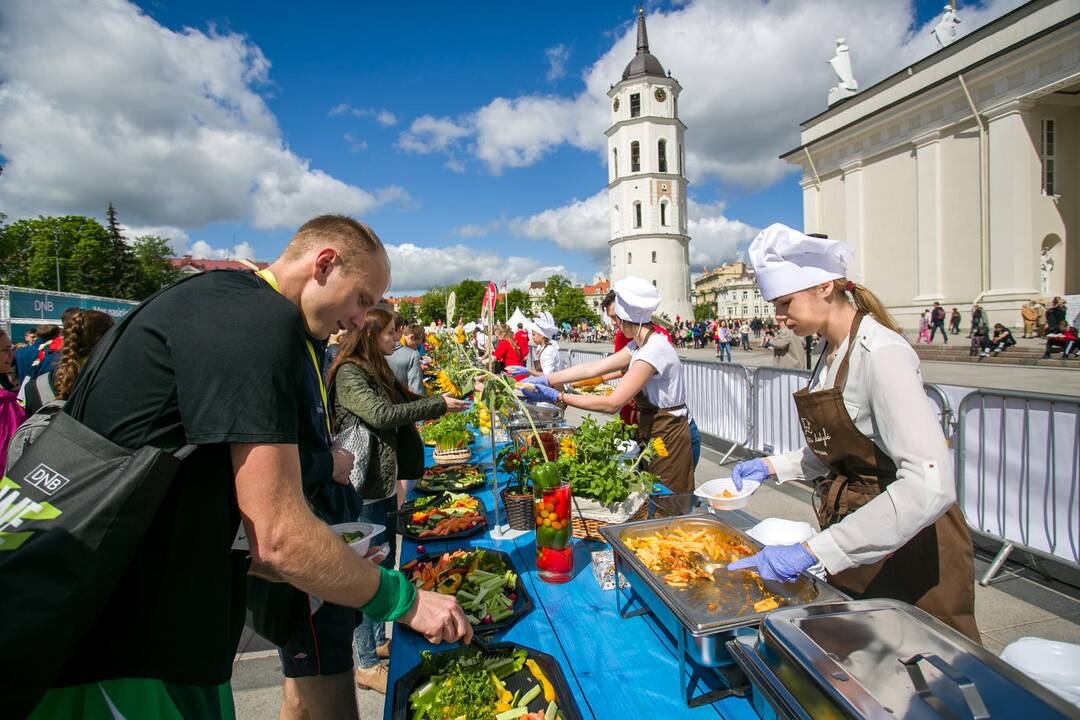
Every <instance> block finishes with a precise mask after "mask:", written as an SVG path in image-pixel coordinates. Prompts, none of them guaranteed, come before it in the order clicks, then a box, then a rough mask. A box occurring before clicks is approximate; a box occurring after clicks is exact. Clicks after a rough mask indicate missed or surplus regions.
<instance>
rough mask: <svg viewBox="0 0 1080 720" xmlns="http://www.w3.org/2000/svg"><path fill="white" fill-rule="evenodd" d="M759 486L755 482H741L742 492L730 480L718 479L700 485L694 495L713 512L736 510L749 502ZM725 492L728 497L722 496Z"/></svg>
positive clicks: (759, 484)
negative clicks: (713, 510)
mask: <svg viewBox="0 0 1080 720" xmlns="http://www.w3.org/2000/svg"><path fill="white" fill-rule="evenodd" d="M760 486H761V483H759V482H757V481H756V480H743V486H742V490H738V489H736V488H735V483H734V482H732V480H731V478H718V479H716V480H710V481H708V482H707V483H705V484H703V485H701V486H700V487H699V488H698V489H697V490H694V494H695V495H697V496H698V497H699V498H701V499H702V500H704V501H705V502H707V503H708V504H709V507H711V508H713V509H715V510H738V509H740V508H742V507H745V506H746V504H747V503H748V502H750V496H751V495H753V494H754V491H756V490H757V489H758V488H759V487H760ZM725 491H726V492H727V493H728V494H729V495H730V497H725V496H724V492H725Z"/></svg>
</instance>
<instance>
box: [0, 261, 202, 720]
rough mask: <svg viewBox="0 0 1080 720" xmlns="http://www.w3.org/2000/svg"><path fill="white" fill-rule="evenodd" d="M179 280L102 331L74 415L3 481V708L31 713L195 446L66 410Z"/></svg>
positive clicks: (60, 418)
mask: <svg viewBox="0 0 1080 720" xmlns="http://www.w3.org/2000/svg"><path fill="white" fill-rule="evenodd" d="M186 279H187V278H185V279H184V280H181V281H179V282H184V281H185V280H186ZM176 284H179V283H176ZM176 284H174V285H172V286H170V287H169V288H165V289H163V290H159V291H158V293H155V294H154V295H152V296H151V297H150V298H148V299H147V300H146V301H145V302H143V303H142V304H141V305H139V306H138V307H136V308H135V309H134V310H132V311H131V313H129V314H128V315H127V317H125V318H124V319H123V320H122V321H121V322H120V323H119V324H118V325H117V326H116V327H114V328H113V329H112V330H111V331H110V332H109V333H108V334H107V335H106V336H105V337H104V338H103V339H102V341H101V343H100V344H99V345H98V347H97V348H96V349H95V351H94V353H93V354H92V356H91V358H90V360H89V361H88V362H87V364H86V367H85V369H84V370H83V373H82V375H81V376H80V378H79V381H78V383H77V385H76V389H75V392H74V394H73V396H72V398H71V400H70V401H69V403H68V405H67V409H68V410H70V411H71V414H68V412H67V411H65V412H59V413H56V415H55V416H54V417H53V419H52V421H51V422H50V423H49V425H48V427H46V428H45V429H44V430H43V431H42V432H41V434H40V435H39V436H37V437H36V438H35V439H34V441H33V443H32V444H30V445H29V446H28V447H27V448H26V450H25V451H24V452H23V455H22V457H20V458H19V459H18V461H16V462H15V464H14V465H12V467H11V468H10V470H9V471H8V472H7V473H6V474H5V476H4V478H3V480H2V481H0V618H2V622H0V648H2V649H0V653H2V657H3V661H2V663H0V666H2V670H0V697H2V698H3V705H4V714H5V716H7V717H15V718H21V717H25V716H26V715H28V714H29V713H30V712H31V711H32V710H33V708H34V706H35V705H36V704H37V702H38V701H39V700H40V698H41V696H42V694H43V693H44V692H45V690H47V689H48V688H49V687H51V686H52V685H53V683H54V681H55V679H56V677H57V674H58V673H59V672H60V670H61V669H62V668H63V667H64V664H65V662H66V661H67V660H68V658H69V657H70V655H71V652H72V651H73V649H74V647H75V646H76V645H77V643H78V642H79V641H80V640H81V638H82V637H83V636H84V635H85V632H86V630H87V629H88V628H89V627H90V626H91V624H92V623H93V622H94V621H95V619H96V618H97V616H98V615H99V613H100V611H101V609H102V608H103V607H104V605H105V602H106V600H108V598H109V596H110V595H111V594H112V592H113V589H114V588H115V587H116V584H117V582H118V581H119V579H120V577H121V576H122V575H123V573H124V572H125V571H126V569H127V567H128V565H129V564H130V562H131V559H132V557H133V556H134V553H135V550H136V548H137V547H138V545H139V543H140V542H141V540H142V538H143V536H144V535H145V534H146V531H147V528H148V527H149V525H150V523H151V522H152V520H153V519H154V516H155V515H156V514H157V511H158V508H159V507H160V505H161V501H162V499H163V498H164V497H165V494H166V493H167V491H168V489H169V486H170V484H171V483H172V480H173V479H174V478H175V476H176V473H177V471H178V470H179V468H180V463H181V461H182V460H183V458H185V457H187V455H188V454H190V453H191V452H192V451H193V450H194V446H192V445H187V446H185V447H183V448H180V449H179V450H178V451H176V452H170V451H168V450H162V449H159V448H154V447H149V446H145V445H143V444H142V442H140V443H139V445H141V447H138V448H137V449H135V450H128V449H126V448H122V447H120V446H118V445H116V444H115V443H113V442H111V441H109V440H107V439H106V438H104V437H102V436H101V435H99V434H97V433H96V432H94V431H93V430H91V429H90V428H88V427H87V426H85V425H83V424H82V423H81V422H79V421H78V420H76V419H75V417H74V416H81V412H82V408H83V407H84V406H85V399H86V396H87V393H88V392H89V391H90V390H91V389H92V387H93V382H94V379H95V378H96V376H97V374H98V371H99V370H100V368H101V366H102V364H103V363H104V362H105V360H106V359H107V357H108V355H109V352H110V351H111V350H112V349H113V347H115V345H116V341H117V339H118V338H119V337H120V335H121V334H122V333H123V332H124V330H125V329H126V328H127V327H128V326H129V325H130V321H131V319H132V318H133V317H134V316H135V315H136V314H137V313H138V312H139V311H140V310H141V309H142V308H144V307H146V305H147V304H148V303H150V302H152V301H153V299H154V298H155V297H157V295H158V294H160V293H162V292H167V291H168V290H169V289H171V288H172V287H175V285H176ZM163 410H164V408H160V409H159V411H158V414H159V415H160V413H161V412H162V411H163ZM151 424H152V423H151ZM144 439H145V438H144ZM163 652H168V649H167V648H163Z"/></svg>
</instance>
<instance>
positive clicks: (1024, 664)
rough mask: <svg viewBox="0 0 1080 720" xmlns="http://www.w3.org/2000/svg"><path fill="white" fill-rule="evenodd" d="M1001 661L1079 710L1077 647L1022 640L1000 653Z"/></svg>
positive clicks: (1079, 657)
mask: <svg viewBox="0 0 1080 720" xmlns="http://www.w3.org/2000/svg"><path fill="white" fill-rule="evenodd" d="M1001 659H1002V660H1004V661H1005V662H1007V663H1009V664H1010V665H1012V666H1013V667H1014V668H1016V669H1017V670H1019V671H1020V672H1022V673H1024V674H1025V675H1028V676H1030V677H1031V679H1033V680H1035V681H1037V682H1038V683H1039V684H1040V685H1043V686H1044V687H1046V688H1047V689H1049V690H1052V691H1054V692H1055V693H1057V694H1058V695H1060V696H1061V697H1063V698H1065V699H1066V700H1068V701H1069V702H1071V703H1072V704H1073V705H1076V706H1077V707H1080V645H1074V644H1073V643H1067V642H1057V641H1054V640H1044V639H1043V638H1036V637H1023V638H1020V639H1019V640H1017V641H1016V642H1013V643H1010V644H1009V646H1008V647H1006V648H1005V649H1004V650H1002V651H1001Z"/></svg>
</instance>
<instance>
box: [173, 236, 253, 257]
mask: <svg viewBox="0 0 1080 720" xmlns="http://www.w3.org/2000/svg"><path fill="white" fill-rule="evenodd" d="M178 255H180V256H181V257H182V256H184V255H190V256H191V257H193V258H196V259H200V260H236V259H238V258H245V259H247V260H254V259H255V248H254V247H252V246H251V243H248V242H242V243H238V244H236V245H233V246H232V247H231V248H216V247H213V246H212V245H211V244H210V243H208V242H206V241H205V240H196V241H195V242H193V243H192V244H191V246H190V247H188V248H185V250H184V252H182V253H178Z"/></svg>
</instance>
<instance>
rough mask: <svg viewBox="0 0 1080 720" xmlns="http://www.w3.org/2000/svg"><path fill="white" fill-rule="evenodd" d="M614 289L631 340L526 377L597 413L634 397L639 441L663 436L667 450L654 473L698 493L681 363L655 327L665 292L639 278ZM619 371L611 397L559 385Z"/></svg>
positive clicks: (538, 388)
mask: <svg viewBox="0 0 1080 720" xmlns="http://www.w3.org/2000/svg"><path fill="white" fill-rule="evenodd" d="M614 290H615V315H616V317H618V319H619V324H620V326H621V328H622V332H623V334H625V335H626V336H627V337H628V338H630V343H629V344H628V345H627V346H626V347H624V348H623V349H622V350H620V351H619V352H617V353H615V354H613V355H609V356H607V357H606V358H604V359H602V360H597V361H596V362H590V363H582V364H581V365H574V366H572V367H569V368H567V369H565V370H559V371H556V372H553V373H548V374H545V375H541V376H539V377H533V378H528V379H526V380H525V382H526V383H532V384H533V389H532V392H533V393H538V394H540V395H543V396H544V398H545V399H547V400H550V401H552V402H558V401H561V402H564V403H566V404H567V405H569V406H570V407H576V408H580V409H582V410H592V411H594V412H604V413H617V412H619V410H620V409H621V408H622V406H623V405H625V404H626V403H627V402H629V401H630V400H631V399H635V400H636V401H637V405H638V412H639V413H640V415H639V419H638V438H637V439H638V442H639V443H645V442H649V441H651V440H653V439H655V438H660V439H661V440H662V441H663V447H664V448H665V453H666V454H665V455H661V456H659V457H656V458H654V459H653V460H652V461H651V462H650V463H649V472H651V473H654V474H656V475H657V476H658V477H659V478H660V481H661V482H662V483H663V484H664V485H666V486H667V487H668V488H669V489H670V490H671V491H672V492H675V493H689V492H693V490H694V469H693V452H692V449H691V443H690V425H689V421H688V413H687V409H686V393H685V390H684V388H683V378H682V363H681V362H680V361H679V356H678V355H677V354H676V353H675V348H674V347H672V345H671V343H670V342H668V340H667V338H665V337H664V336H663V335H661V334H659V333H656V332H654V330H653V326H652V314H653V312H654V311H655V310H656V308H657V307H658V306H659V305H660V293H658V292H657V290H656V288H655V287H654V286H653V285H652V283H650V282H648V281H646V280H643V279H641V278H638V277H628V278H623V279H622V280H620V281H618V282H617V283H615V287H614ZM616 371H622V372H623V376H622V379H621V380H620V381H619V385H618V387H616V388H615V390H614V392H612V393H611V394H610V395H608V396H607V397H599V396H592V395H567V394H565V393H562V392H560V391H559V390H557V388H559V387H561V386H563V385H565V384H566V383H572V382H576V381H578V380H585V379H587V378H592V377H597V376H602V375H606V374H607V373H612V372H616Z"/></svg>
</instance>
